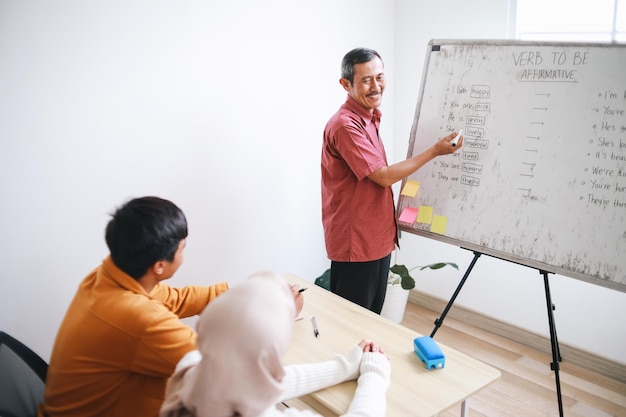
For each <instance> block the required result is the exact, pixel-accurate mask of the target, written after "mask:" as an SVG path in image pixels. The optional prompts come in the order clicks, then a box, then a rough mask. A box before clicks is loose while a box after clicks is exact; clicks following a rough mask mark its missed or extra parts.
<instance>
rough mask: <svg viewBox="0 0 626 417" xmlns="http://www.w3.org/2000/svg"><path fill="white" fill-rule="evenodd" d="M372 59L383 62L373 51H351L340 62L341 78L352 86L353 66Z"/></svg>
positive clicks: (358, 49) (364, 49)
mask: <svg viewBox="0 0 626 417" xmlns="http://www.w3.org/2000/svg"><path fill="white" fill-rule="evenodd" d="M374 58H378V59H380V62H382V61H383V59H382V58H381V57H380V55H379V54H378V52H376V51H375V50H373V49H368V48H355V49H353V50H351V51H350V52H348V53H347V54H345V55H344V57H343V60H342V61H341V78H345V79H347V80H348V81H350V84H354V66H355V65H356V64H363V63H364V62H370V61H371V60H372V59H374Z"/></svg>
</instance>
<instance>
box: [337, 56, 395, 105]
mask: <svg viewBox="0 0 626 417" xmlns="http://www.w3.org/2000/svg"><path fill="white" fill-rule="evenodd" d="M384 71H385V68H384V67H383V63H382V61H381V60H380V58H378V57H376V58H374V59H373V60H371V61H369V62H364V63H362V64H356V65H355V66H354V83H352V84H351V83H350V81H348V80H347V79H345V78H342V79H341V80H339V82H340V83H341V85H342V86H343V88H344V89H345V90H346V91H347V92H348V95H349V96H350V97H352V98H353V99H354V100H356V102H357V103H359V104H360V105H361V106H363V107H365V108H366V109H368V110H369V111H374V109H375V108H378V107H379V106H380V104H381V102H382V98H383V91H385V72H384Z"/></svg>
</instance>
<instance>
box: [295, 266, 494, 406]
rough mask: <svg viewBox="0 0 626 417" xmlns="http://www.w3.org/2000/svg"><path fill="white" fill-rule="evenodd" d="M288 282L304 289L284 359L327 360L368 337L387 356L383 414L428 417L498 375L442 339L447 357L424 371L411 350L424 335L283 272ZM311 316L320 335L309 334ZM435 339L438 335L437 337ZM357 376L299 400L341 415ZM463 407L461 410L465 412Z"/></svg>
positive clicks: (422, 365) (456, 402) (347, 404)
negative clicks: (299, 315)
mask: <svg viewBox="0 0 626 417" xmlns="http://www.w3.org/2000/svg"><path fill="white" fill-rule="evenodd" d="M286 279H287V281H288V282H290V283H294V284H298V285H300V287H308V290H307V291H306V292H305V293H304V296H305V302H304V308H303V311H302V313H303V316H304V319H303V320H300V321H297V322H296V325H295V328H294V335H293V342H292V345H291V347H290V349H289V352H288V353H287V357H286V358H285V363H287V364H295V363H307V362H318V361H323V360H327V359H329V358H330V357H332V355H334V354H336V353H343V354H345V353H347V352H348V351H349V350H350V348H352V347H353V346H354V345H356V344H357V343H358V342H359V341H360V340H361V339H372V340H374V341H376V342H377V343H379V344H380V345H381V346H383V347H384V348H385V353H386V354H387V355H388V356H389V357H390V360H391V385H390V387H389V389H388V391H387V416H389V417H403V416H412V417H422V416H424V417H431V416H435V415H437V414H438V413H440V412H442V411H445V410H446V409H448V408H449V407H451V406H453V405H455V404H458V403H460V402H464V401H465V399H466V398H468V397H470V396H471V395H472V394H474V393H475V392H477V391H479V390H480V389H482V388H484V387H486V386H487V385H489V384H491V383H492V382H494V381H496V380H497V379H498V378H499V377H500V371H498V370H497V369H495V368H492V367H491V366H488V365H486V364H484V363H482V362H480V361H478V360H476V359H473V358H471V357H469V356H467V355H464V354H462V353H460V352H458V351H456V350H454V349H451V348H449V347H447V346H445V345H442V344H441V343H438V345H439V347H440V348H441V350H442V351H443V353H444V355H445V357H446V362H445V367H444V368H441V369H431V370H430V371H428V370H426V366H425V365H424V363H423V362H422V361H421V360H420V359H419V358H418V357H417V355H416V354H415V353H414V352H413V339H415V338H416V337H418V336H422V335H421V334H418V333H416V332H414V331H412V330H410V329H407V328H406V327H403V326H401V325H399V324H397V323H394V322H392V321H391V320H388V319H386V318H384V317H381V316H379V315H377V314H374V313H372V312H371V311H369V310H366V309H364V308H362V307H360V306H358V305H356V304H354V303H351V302H349V301H347V300H345V299H343V298H341V297H339V296H337V295H335V294H333V293H331V292H330V291H327V290H325V289H323V288H321V287H318V286H316V285H314V284H312V283H309V282H307V281H304V280H302V279H300V278H298V277H296V276H294V275H286ZM312 316H315V318H316V321H317V325H318V329H319V333H320V334H319V337H317V338H316V337H315V335H314V334H313V326H312V323H311V317H312ZM435 340H436V339H435ZM355 388H356V381H349V382H345V383H343V384H340V385H336V386H333V387H329V388H327V389H324V390H321V391H318V392H315V393H313V394H311V395H309V396H307V397H304V398H302V399H300V400H301V401H302V402H304V403H305V404H306V405H307V406H309V407H311V408H313V409H315V410H316V411H317V412H319V413H320V414H323V415H341V414H343V413H345V412H346V411H347V409H348V406H349V404H350V401H351V400H352V397H353V395H354V390H355ZM465 410H466V408H465V406H463V407H462V410H461V411H462V414H464V413H465Z"/></svg>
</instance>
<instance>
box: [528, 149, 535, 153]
mask: <svg viewBox="0 0 626 417" xmlns="http://www.w3.org/2000/svg"><path fill="white" fill-rule="evenodd" d="M526 152H535V153H537V152H538V151H537V149H526Z"/></svg>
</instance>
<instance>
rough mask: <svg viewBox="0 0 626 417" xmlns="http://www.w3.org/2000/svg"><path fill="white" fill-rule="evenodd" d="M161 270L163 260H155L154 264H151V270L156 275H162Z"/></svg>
mask: <svg viewBox="0 0 626 417" xmlns="http://www.w3.org/2000/svg"><path fill="white" fill-rule="evenodd" d="M163 270H164V268H163V261H156V262H155V263H154V265H152V272H154V273H155V274H156V275H162V274H163Z"/></svg>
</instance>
